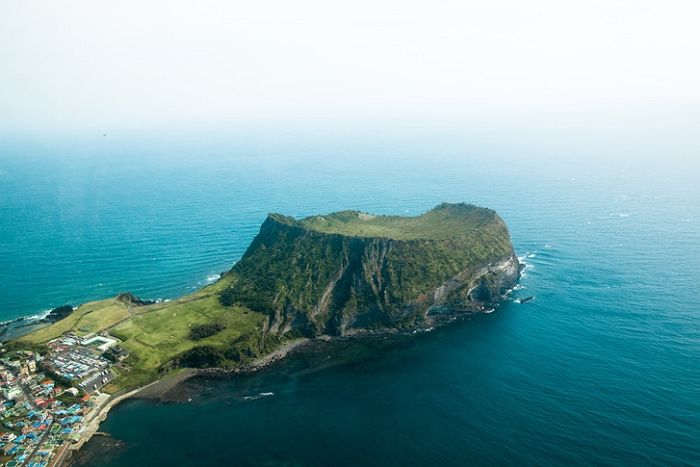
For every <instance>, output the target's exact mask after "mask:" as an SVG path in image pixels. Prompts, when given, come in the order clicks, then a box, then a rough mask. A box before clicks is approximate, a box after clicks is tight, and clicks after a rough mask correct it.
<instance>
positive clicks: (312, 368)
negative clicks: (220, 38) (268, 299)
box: [0, 145, 700, 466]
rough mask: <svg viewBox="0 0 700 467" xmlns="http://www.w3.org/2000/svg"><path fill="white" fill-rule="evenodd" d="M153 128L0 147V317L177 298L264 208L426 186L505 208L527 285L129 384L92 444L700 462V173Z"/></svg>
mask: <svg viewBox="0 0 700 467" xmlns="http://www.w3.org/2000/svg"><path fill="white" fill-rule="evenodd" d="M154 147H155V146H150V147H149V146H145V147H127V146H123V147H122V146H119V145H116V146H110V147H107V148H104V147H101V146H100V147H96V148H94V154H92V155H93V156H94V157H90V156H91V152H90V150H86V149H85V148H83V149H81V151H80V154H79V155H76V154H75V152H74V151H72V150H71V148H70V147H62V148H61V149H60V150H59V149H55V148H53V149H52V148H49V149H46V148H44V149H42V150H38V149H28V148H27V147H24V146H9V145H8V146H6V147H3V148H1V150H2V152H1V153H0V280H1V282H2V287H0V320H7V319H12V318H16V317H19V316H24V315H31V314H34V313H37V312H39V311H41V310H45V309H48V308H51V307H53V306H57V305H61V304H64V303H71V304H77V303H81V302H85V301H87V300H91V299H97V298H104V297H108V296H112V295H115V294H116V293H118V292H121V291H126V290H130V291H133V292H134V293H136V294H138V295H140V296H143V297H146V298H167V297H173V296H177V295H180V294H184V293H187V292H188V291H190V290H192V289H193V288H196V287H199V286H201V285H203V284H204V283H206V281H207V279H208V278H209V277H211V276H214V275H215V274H216V273H218V272H221V271H223V270H225V269H228V268H229V267H230V266H231V264H232V263H233V261H234V260H236V259H237V258H239V257H240V256H241V255H242V254H243V253H244V251H245V248H246V246H247V245H248V243H249V242H250V240H251V239H252V238H253V236H254V235H255V233H256V231H257V229H258V227H259V224H260V223H261V222H262V221H263V220H264V218H265V215H266V213H267V212H269V211H278V212H282V213H285V214H290V215H294V216H302V215H307V214H312V213H323V212H330V211H334V210H338V209H348V208H354V209H361V210H366V211H371V212H376V213H406V214H417V213H419V212H421V211H424V210H427V209H429V208H431V207H433V206H434V205H436V204H438V203H439V202H442V201H468V202H472V203H475V204H480V205H484V206H488V207H491V208H493V209H496V210H497V211H498V212H499V214H500V215H501V216H502V217H503V218H504V219H505V221H506V222H507V223H508V225H509V227H510V230H511V235H512V238H513V242H514V245H515V247H516V250H517V251H518V254H519V255H521V256H525V257H526V262H527V264H528V268H527V269H526V273H525V276H524V277H523V279H522V285H523V286H524V289H523V290H521V291H518V292H517V293H519V294H521V295H522V296H525V295H534V296H535V297H536V298H535V300H534V301H532V302H529V303H525V304H517V303H513V302H511V303H507V304H505V305H504V306H503V307H501V308H500V309H498V310H497V311H496V312H494V313H491V314H488V315H483V316H479V317H476V318H474V319H471V320H468V321H463V322H460V323H457V324H454V325H452V326H449V327H446V328H443V329H440V330H436V331H434V332H432V333H428V334H423V335H418V336H411V337H403V338H396V339H393V340H389V341H387V342H381V345H380V343H376V342H366V343H360V344H354V345H351V346H346V345H344V344H338V345H335V346H328V347H322V348H320V349H314V350H313V351H311V350H308V351H305V352H301V353H300V354H298V355H295V356H292V357H291V358H289V359H288V360H286V361H284V362H282V363H280V364H278V365H276V366H275V367H273V368H271V369H269V370H266V371H264V372H261V373H259V374H256V375H252V376H247V377H242V378H234V379H227V380H215V381H201V380H197V381H193V382H190V383H188V384H187V385H185V387H184V388H183V390H184V391H186V392H187V394H188V397H190V398H191V399H192V400H191V401H189V402H185V403H180V404H163V403H153V402H149V401H142V400H134V401H128V402H127V403H125V404H123V405H121V406H119V407H118V408H116V409H115V410H113V411H112V412H111V413H110V415H109V419H108V420H107V421H106V422H105V423H104V424H103V425H102V429H103V430H104V431H109V432H110V433H112V434H113V436H114V437H115V438H117V439H120V440H123V441H125V443H126V444H125V447H123V448H121V449H117V450H114V451H111V452H110V453H109V454H108V455H101V456H98V457H92V458H91V459H90V463H92V464H94V465H105V466H107V465H109V466H135V465H223V464H229V465H233V464H235V465H295V466H296V465H309V466H327V465H380V464H381V465H433V464H443V465H466V464H501V465H502V464H509V465H568V464H605V465H640V464H656V465H700V369H699V368H700V365H698V361H700V306H698V299H697V279H698V277H700V248H699V245H700V188H698V185H699V184H698V183H697V181H698V177H697V169H696V168H692V167H690V168H689V167H685V166H684V167H681V166H674V165H673V164H664V163H663V160H661V161H660V162H659V163H658V164H652V163H636V162H635V163H633V162H629V163H624V162H613V161H612V160H611V161H598V162H595V163H594V162H587V163H583V162H576V161H574V160H569V159H565V158H559V159H548V160H539V161H538V160H535V159H531V158H519V157H517V156H512V157H511V158H510V159H509V158H508V156H498V157H496V156H494V155H492V154H483V153H482V154H480V155H469V154H464V155H462V156H461V157H458V158H455V157H447V156H444V157H434V156H433V155H430V154H420V153H417V154H416V153H415V152H413V153H411V154H410V157H409V156H407V155H406V154H405V153H403V152H402V151H396V152H395V153H390V152H388V153H386V154H383V155H382V156H381V157H378V156H376V155H375V154H372V153H371V152H360V153H358V154H351V153H347V152H343V153H342V157H338V154H332V153H313V154H310V153H304V152H303V151H296V152H294V154H286V153H285V152H284V151H278V152H274V153H269V152H266V153H265V154H259V153H256V152H255V151H251V150H244V149H240V148H236V147H235V145H233V146H231V147H229V148H224V149H219V150H216V151H213V150H212V151H202V152H197V151H196V150H192V149H191V148H188V149H178V148H177V147H171V148H169V149H167V150H165V149H154ZM630 160H632V158H630ZM557 161H558V162H557ZM267 392H271V393H274V395H271V396H268V397H261V398H258V399H254V400H250V399H248V400H246V399H245V397H246V396H255V395H257V394H260V393H267ZM92 444H95V443H92ZM93 447H94V446H93Z"/></svg>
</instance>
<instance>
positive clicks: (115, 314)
mask: <svg viewBox="0 0 700 467" xmlns="http://www.w3.org/2000/svg"><path fill="white" fill-rule="evenodd" d="M128 317H129V310H128V308H127V307H126V305H124V304H123V303H120V302H118V301H116V300H114V299H109V300H101V301H98V302H90V303H86V304H85V305H81V306H80V307H78V309H77V310H75V311H74V312H73V313H71V314H70V315H68V316H67V317H65V318H64V319H62V320H60V321H57V322H56V323H54V324H52V325H50V326H47V327H45V328H42V329H39V330H37V331H35V332H33V333H31V334H28V335H26V336H24V337H22V338H20V341H24V342H30V343H33V344H41V343H44V342H48V341H50V340H51V339H55V338H56V337H58V336H60V335H62V334H63V333H65V332H68V331H74V332H75V333H77V334H78V335H81V336H84V335H86V334H90V333H93V332H98V331H102V330H104V329H107V328H109V327H110V326H113V325H115V324H117V323H119V322H120V321H123V320H125V319H127V318H128Z"/></svg>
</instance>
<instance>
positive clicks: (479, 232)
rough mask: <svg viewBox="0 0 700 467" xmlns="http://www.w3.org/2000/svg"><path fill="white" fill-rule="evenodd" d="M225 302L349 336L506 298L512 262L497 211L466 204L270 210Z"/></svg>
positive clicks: (285, 325) (285, 323)
mask: <svg viewBox="0 0 700 467" xmlns="http://www.w3.org/2000/svg"><path fill="white" fill-rule="evenodd" d="M227 274H228V275H229V276H231V277H232V278H233V281H232V285H231V286H230V287H229V288H228V289H226V290H224V291H223V292H222V294H221V297H220V299H221V302H222V303H223V304H225V305H233V304H241V305H244V306H246V307H248V308H250V309H253V310H255V311H261V312H265V313H267V315H268V317H269V319H268V323H267V331H268V332H270V333H274V334H278V335H283V334H288V333H291V334H298V335H304V336H307V337H317V336H319V335H335V336H343V335H352V334H356V333H358V332H363V331H386V330H391V329H411V328H417V327H427V326H432V325H434V324H435V323H436V322H439V321H440V320H442V319H445V318H446V317H454V316H456V315H458V314H461V313H465V312H476V311H480V310H483V309H484V308H485V307H487V306H490V305H492V304H494V303H496V302H498V301H500V300H502V298H503V297H504V295H505V294H506V293H507V291H508V290H509V289H510V288H511V287H513V286H514V285H515V283H516V281H517V280H518V278H519V276H520V265H519V263H518V259H517V256H516V255H515V253H514V251H513V247H512V244H511V241H510V237H509V234H508V229H507V227H506V225H505V223H504V222H503V221H502V220H501V218H500V217H499V216H498V215H497V214H496V213H495V212H494V211H492V210H490V209H485V208H480V207H476V206H473V205H469V204H447V203H444V204H441V205H439V206H437V207H436V208H434V209H432V210H431V211H428V212H427V213H425V214H423V215H421V216H416V217H402V216H374V215H371V214H367V213H361V212H358V211H342V212H338V213H334V214H329V215H325V216H312V217H309V218H306V219H302V220H296V219H293V218H290V217H286V216H282V215H279V214H270V215H269V216H268V218H267V219H266V220H265V222H264V223H263V225H262V226H261V228H260V232H259V233H258V235H257V236H256V238H255V239H254V240H253V242H252V244H251V245H250V247H249V248H248V250H247V252H246V253H245V255H244V256H243V258H242V259H241V260H240V261H239V262H238V263H236V265H235V266H234V267H233V269H232V270H231V271H230V272H229V273H227Z"/></svg>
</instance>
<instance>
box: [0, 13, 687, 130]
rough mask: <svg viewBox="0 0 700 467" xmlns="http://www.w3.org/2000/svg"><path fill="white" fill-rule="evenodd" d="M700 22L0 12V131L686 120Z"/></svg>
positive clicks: (647, 17) (638, 16)
mask: <svg viewBox="0 0 700 467" xmlns="http://www.w3.org/2000/svg"><path fill="white" fill-rule="evenodd" d="M699 21H700V2H698V1H697V0H688V1H680V0H659V1H645V0H601V1H596V0H594V1H564V0H551V1H550V0H529V1H520V0H513V1H510V0H488V1H483V0H481V1H473V2H472V1H464V0H462V1H440V0H431V1H420V2H415V1H410V0H400V1H398V0H397V1H393V0H391V1H389V0H355V1H352V2H337V1H329V0H297V1H288V0H286V1H285V0H283V1H265V0H262V1H245V2H243V1H219V2H213V1H202V0H196V1H194V0H193V1H175V0H167V1H146V0H139V1H124V0H120V1H114V2H103V1H95V0H89V1H87V0H86V1H78V0H75V1H57V0H49V1H45V2H42V1H32V0H16V1H12V0H0V127H3V128H4V130H5V131H6V132H7V131H9V132H13V131H17V132H26V131H30V132H41V131H44V130H61V129H72V130H77V131H80V130H81V129H82V130H85V131H88V130H94V129H99V130H100V131H101V130H102V129H105V130H113V129H128V128H131V127H151V126H153V127H167V126H169V125H172V126H179V127H182V126H188V125H192V126H203V125H208V124H217V125H224V126H225V125H226V124H231V125H234V124H235V123H236V122H254V121H258V122H273V121H274V122H285V121H323V120H329V119H330V120H336V121H345V120H347V121H360V120H371V121H382V120H391V119H416V120H418V121H464V122H469V121H482V122H483V121H489V122H501V121H502V122H503V123H506V122H511V123H512V122H514V121H518V120H521V121H533V122H542V124H545V125H546V124H547V123H548V122H551V123H553V122H558V121H561V119H562V118H564V119H566V118H569V119H573V120H574V121H575V120H576V119H583V120H586V119H588V120H590V121H596V120H600V119H605V118H613V117H610V116H615V115H628V116H629V118H630V119H634V118H640V119H642V120H644V119H645V118H647V117H648V118H647V120H648V121H649V122H651V123H650V125H653V124H661V122H660V117H658V115H664V116H668V117H669V118H677V119H678V120H684V119H685V121H686V123H687V117H688V116H691V117H692V118H696V117H697V116H698V106H699V105H700V58H699V57H700V26H699V25H698V24H699ZM645 114H654V115H657V117H653V116H649V115H647V117H645ZM655 118H656V120H655ZM664 118H665V117H664Z"/></svg>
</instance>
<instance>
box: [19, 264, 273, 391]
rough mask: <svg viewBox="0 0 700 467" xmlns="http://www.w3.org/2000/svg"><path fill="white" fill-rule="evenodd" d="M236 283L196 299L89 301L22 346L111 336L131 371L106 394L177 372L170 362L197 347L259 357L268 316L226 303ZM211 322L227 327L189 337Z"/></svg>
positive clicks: (200, 293) (202, 293)
mask: <svg viewBox="0 0 700 467" xmlns="http://www.w3.org/2000/svg"><path fill="white" fill-rule="evenodd" d="M231 281H232V278H231V277H229V276H226V277H224V278H222V279H221V280H220V281H218V282H217V283H215V284H212V285H210V286H209V287H206V288H204V289H202V290H199V291H197V292H195V293H193V294H191V295H187V296H185V297H182V298H179V299H177V300H174V301H171V302H165V303H158V304H153V305H146V306H133V305H128V304H125V303H123V302H122V301H120V300H117V299H109V300H103V301H98V302H91V303H87V304H85V305H82V306H80V307H79V308H78V309H77V310H76V311H74V312H73V313H72V314H70V315H69V316H68V317H66V318H64V319H63V320H61V321H58V322H56V323H54V324H52V325H49V326H47V327H45V328H42V329H39V330H37V331H35V332H33V333H31V334H28V335H26V336H24V337H22V338H21V339H20V342H27V343H32V344H40V343H45V342H48V341H49V340H51V339H54V338H56V337H58V336H60V335H62V334H63V333H65V332H68V331H74V332H76V333H77V334H79V335H86V334H88V333H99V332H106V333H108V334H110V335H111V336H112V337H115V338H117V339H118V340H120V341H121V342H120V345H121V346H122V347H123V348H124V349H126V350H127V351H128V352H129V357H128V359H127V360H126V363H127V365H126V368H120V369H118V370H117V371H118V373H119V376H118V377H117V378H116V379H115V380H114V381H113V382H112V383H110V384H109V385H108V386H106V387H105V388H104V390H105V391H107V392H116V391H118V390H121V389H127V388H134V387H138V386H142V385H144V384H147V383H149V382H151V381H153V380H155V379H156V378H157V377H158V376H159V374H160V373H162V372H163V371H164V369H172V368H170V367H172V366H173V365H168V364H169V363H170V362H172V361H173V360H174V359H177V358H178V357H179V356H181V355H182V354H183V353H184V352H186V351H188V350H191V349H193V348H194V347H200V346H207V347H211V348H220V349H229V348H232V347H238V348H240V349H241V351H242V352H244V353H245V355H251V356H254V355H256V354H257V353H258V352H259V351H260V342H259V340H260V336H261V335H262V326H263V322H264V319H265V315H263V314H261V313H255V312H252V311H250V310H248V309H246V308H243V307H225V306H223V305H221V304H220V302H219V300H218V295H217V294H218V292H219V291H220V290H221V289H222V288H224V287H227V286H230V285H231ZM212 323H219V324H220V325H221V327H222V328H223V329H222V330H221V331H220V332H217V333H216V334H214V335H212V336H209V337H206V338H203V339H199V340H194V339H191V338H190V329H191V328H192V327H193V326H197V325H203V324H212Z"/></svg>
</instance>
